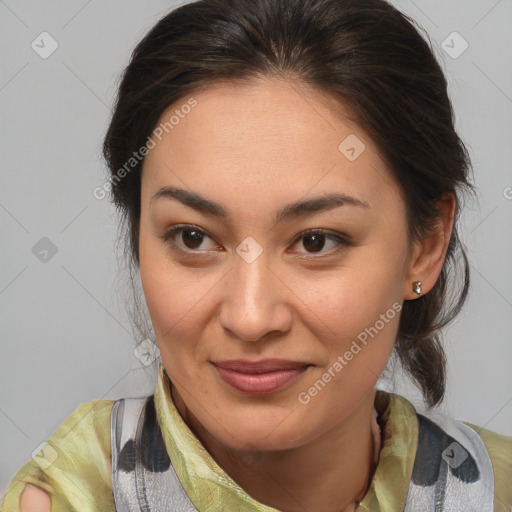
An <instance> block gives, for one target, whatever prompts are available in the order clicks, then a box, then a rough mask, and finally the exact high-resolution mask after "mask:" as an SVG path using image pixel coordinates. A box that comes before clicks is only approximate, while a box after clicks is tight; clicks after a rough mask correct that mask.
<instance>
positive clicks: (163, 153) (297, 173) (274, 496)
mask: <svg viewBox="0 0 512 512" xmlns="http://www.w3.org/2000/svg"><path fill="white" fill-rule="evenodd" d="M193 97H194V98H195V99H196V100H197V102H198V103H197V106H196V107H195V108H194V109H192V111H191V112H190V113H189V114H188V115H186V116H184V119H181V120H180V122H179V124H177V125H176V126H175V127H174V128H173V129H172V130H170V131H169V133H168V134H164V136H163V137H162V140H161V141H160V142H158V144H157V145H156V147H154V148H153V149H152V150H151V151H150V153H149V154H148V155H147V157H146V159H145V162H144V166H143V176H142V190H141V224H140V245H139V249H140V272H141V280H142V285H143V290H144V294H145V298H146V302H147V305H148V309H149V312H150V315H151V320H152V323H153V326H154V328H155V333H156V339H157V344H158V347H159V349H160V354H161V358H162V361H163V364H164V367H165V369H166V371H167V373H168V375H169V376H170V378H171V380H172V382H173V386H172V390H171V392H172V397H173V400H174V402H175V404H176V406H177V408H178V410H179V412H180V414H181V416H182V417H183V418H184V420H185V421H186V423H187V424H188V426H189V427H190V428H191V430H192V431H193V432H194V433H195V434H196V435H197V436H198V438H199V439H200V440H201V441H202V443H203V444H204V446H205V447H206V448H207V450H208V451H209V452H210V454H212V455H213V457H214V458H215V459H216V460H217V462H218V463H219V464H220V466H221V467H223V468H224V470H225V471H227V472H228V474H230V476H231V477H232V478H233V479H234V480H235V481H237V482H238V483H239V484H240V485H241V486H242V487H243V488H244V489H245V490H246V491H247V492H248V493H249V494H250V495H252V496H253V497H255V498H256V499H257V500H259V501H260V502H262V503H264V504H266V505H269V506H273V507H275V508H278V509H279V510H283V511H289V512H292V511H299V510H301V511H302V510H304V509H306V510H323V511H326V512H327V511H339V510H344V509H345V508H346V509H347V510H348V509H349V507H350V503H351V502H353V500H355V499H359V500H360V499H362V497H363V495H364V491H365V489H366V483H367V479H368V475H369V472H370V469H371V457H372V453H373V441H372V437H371V430H370V427H371V421H370V420H371V414H372V409H373V402H374V394H375V384H376V382H377V380H378V378H379V376H380V375H381V373H382V371H383V369H384V368H385V366H386V363H387V361H388V359H389V357H390V355H391V352H392V349H393V345H394V341H395V339H396V334H397V330H398V320H399V315H398V314H397V315H396V316H395V317H394V319H392V320H390V321H389V322H388V323H386V324H385V327H384V328H383V329H382V330H381V331H379V333H378V335H377V336H374V338H373V339H371V342H370V343H368V344H367V346H365V347H364V349H363V350H361V352H359V353H358V354H357V355H356V356H355V357H354V358H353V359H352V360H351V361H350V362H349V363H348V364H347V365H346V366H345V367H344V368H343V370H342V371H341V372H339V373H338V374H337V376H336V377H335V378H333V379H332V381H331V382H330V383H329V384H328V385H327V386H326V387H325V388H324V389H323V390H322V391H321V392H320V393H318V395H317V396H315V397H314V398H313V399H312V400H311V401H310V402H309V403H308V404H307V405H303V404H302V403H300V402H299V401H298V399H297V396H298V394H299V393H300V392H302V391H307V390H308V388H310V387H311V386H312V385H313V384H314V383H315V382H316V381H317V380H318V379H320V378H321V377H322V374H323V373H325V372H326V371H327V370H328V368H329V367H330V366H332V364H333V362H334V361H336V359H337V357H338V356H339V355H340V354H344V353H345V352H346V350H348V348H349V347H350V344H351V342H352V340H354V339H356V337H357V335H358V334H359V333H361V332H362V331H364V329H365V328H366V327H369V326H373V325H374V324H375V322H376V320H378V319H379V315H381V314H384V313H386V311H387V310H389V309H390V308H391V307H392V304H393V303H395V302H398V303H399V304H402V303H403V301H404V300H405V299H415V298H416V297H417V295H416V294H415V293H414V292H413V290H412V282H413V281H422V282H423V293H427V292H428V291H429V290H430V289H431V288H432V287H433V286H434V284H435V281H436V280H437V277H438V275H439V273H440V271H441V268H442V264H443V261H444V257H445V254H446V249H447V246H448V241H449V235H450V232H451V229H452V222H453V213H454V208H455V199H454V198H453V197H447V198H446V199H445V200H444V201H442V202H441V203H440V210H441V211H442V212H443V217H442V220H441V221H440V222H439V227H438V230H437V232H436V233H435V234H434V235H432V236H430V237H428V238H425V239H424V240H422V241H420V242H416V243H412V241H411V240H409V239H408V235H407V226H406V211H405V203H404V200H403V197H402V195H401V191H400V188H399V186H398V185H397V184H396V183H395V181H394V179H393V177H392V174H391V173H390V171H389V170H388V169H386V167H385V165H384V163H383V161H382V160H381V158H380V156H379V153H378V151H377V149H376V147H375V146H374V144H373V143H372V141H371V140H370V139H369V137H368V136H367V135H366V134H365V133H364V132H363V131H362V130H361V129H360V128H359V127H358V126H357V125H356V124H355V123H353V122H352V121H350V119H349V116H348V110H346V109H345V108H344V107H343V105H339V104H336V105H334V102H333V101H331V100H330V99H329V98H328V97H326V96H325V95H323V94H320V93H319V92H318V91H315V90H312V89H308V88H306V87H305V86H299V85H297V83H295V82H294V83H293V84H292V83H291V82H287V81H284V80H281V79H275V78H272V79H261V80H258V81H254V82H252V83H251V84H249V85H247V84H246V85H240V84H235V83H229V82H222V83H217V84H215V85H211V86H209V87H208V88H205V89H203V90H201V91H200V92H197V94H194V95H193ZM185 100H186V99H184V100H183V101H182V102H181V101H180V102H176V104H174V105H173V106H171V107H170V108H169V109H168V111H166V112H165V113H164V114H163V115H162V117H161V121H163V122H165V120H167V119H169V117H170V116H171V115H172V113H173V112H174V110H175V109H176V108H179V107H180V105H183V104H185V102H186V101H185ZM349 134H356V135H357V137H358V138H359V139H360V140H362V141H364V144H365V146H366V149H365V151H364V152H363V153H362V154H361V155H360V156H359V157H358V158H357V159H356V160H355V161H352V162H351V161H349V160H348V159H347V158H345V156H344V155H342V154H341V152H340V151H339V150H338V145H339V144H340V142H341V141H343V140H344V139H345V138H346V137H347V136H348V135H349ZM164 186H172V187H179V188H183V189H186V190H188V191H193V192H195V193H198V194H201V195H202V196H204V197H206V198H208V199H210V200H213V201H216V202H218V203H221V204H222V205H223V206H224V208H225V209H226V210H227V211H228V212H229V216H228V217H227V218H224V219H223V218H218V217H216V216H214V215H212V214H211V213H204V212H199V211H196V210H195V209H193V208H191V207H190V206H186V205H184V204H182V203H181V202H180V201H178V200H176V199H171V198H159V199H157V200H155V201H153V202H151V198H152V197H153V195H154V194H155V193H156V192H157V191H158V190H159V189H160V188H161V187H164ZM332 192H339V193H344V194H348V195H350V196H353V197H355V198H358V199H360V200H362V201H366V202H367V203H368V204H369V205H370V207H369V208H361V207H356V206H349V205H345V206H341V207H338V208H335V209H331V210H325V211H322V212H315V213H311V212H310V213H308V214H306V215H302V216H301V217H300V218H295V219H292V220H290V221H288V222H283V223H278V224H276V223H275V222H274V218H275V215H276V212H277V211H278V210H279V209H281V208H282V207H284V205H286V204H287V203H290V202H293V201H297V200H300V199H308V198H311V197H316V196H320V195H322V194H325V193H332ZM182 223H184V224H191V225H192V226H189V227H188V229H190V230H192V231H193V230H194V228H196V229H197V228H199V229H200V230H202V231H203V232H204V237H203V238H202V241H201V239H199V241H198V243H197V244H195V245H194V243H193V242H194V239H193V238H192V239H191V238H190V231H188V232H185V233H184V232H179V233H177V234H176V235H175V236H174V237H173V238H172V239H169V240H168V241H165V240H163V239H162V238H161V236H162V235H163V234H164V233H165V232H166V230H168V229H169V228H171V227H173V226H176V225H178V224H182ZM312 228H315V229H325V230H329V231H331V232H339V233H342V234H345V235H348V236H349V237H350V239H351V240H352V241H353V245H351V246H348V247H342V250H341V251H337V252H336V249H337V248H339V247H340V246H337V244H336V242H335V241H332V240H329V239H328V238H327V239H325V245H324V247H323V248H321V249H319V251H320V254H319V253H318V252H314V251H315V250H314V248H313V249H311V247H312V245H311V239H310V238H309V239H305V238H300V239H298V240H296V239H297V236H298V235H299V234H300V233H301V232H303V231H304V230H306V229H312ZM183 235H185V238H184V237H183ZM249 236H250V237H253V238H254V239H255V240H256V241H257V243H258V244H259V246H261V248H262V251H263V252H262V253H261V254H260V256H259V257H258V258H257V259H256V260H255V261H253V262H252V263H247V262H246V261H245V260H244V259H243V258H242V257H240V256H239V255H238V253H237V252H236V248H237V247H238V246H239V245H240V244H241V242H242V241H243V240H244V239H245V238H246V237H249ZM191 240H192V245H191V243H190V241H191ZM308 242H309V243H308ZM172 244H174V247H173V246H172ZM185 244H187V245H185ZM200 255H202V256H200ZM263 358H283V359H291V360H298V361H303V362H307V363H310V364H312V365H313V366H312V367H310V368H309V369H308V370H307V372H306V373H304V374H302V376H301V377H300V378H299V379H297V380H295V381H294V382H293V383H292V384H291V385H290V386H288V387H287V388H286V389H284V390H281V391H279V392H276V393H274V394H272V395H267V396H246V395H242V394H241V393H239V392H237V391H235V390H233V389H232V388H230V387H229V386H228V385H227V384H226V383H225V382H224V381H223V380H222V379H221V378H220V377H219V375H218V373H217V371H216V369H215V367H214V366H213V365H212V364H211V362H210V361H214V360H220V359H251V360H254V359H263ZM248 455H249V458H248V457H247V456H248ZM247 461H249V462H250V461H253V463H252V464H250V463H249V464H248V463H247ZM304 461H307V464H305V463H304ZM311 489H315V492H314V493H312V492H311ZM340 505H342V508H340Z"/></svg>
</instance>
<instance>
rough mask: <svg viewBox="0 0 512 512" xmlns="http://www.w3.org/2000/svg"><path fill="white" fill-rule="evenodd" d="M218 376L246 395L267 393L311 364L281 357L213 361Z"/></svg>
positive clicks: (299, 374)
mask: <svg viewBox="0 0 512 512" xmlns="http://www.w3.org/2000/svg"><path fill="white" fill-rule="evenodd" d="M213 364H214V366H215V368H216V370H217V372H218V374H219V376H220V377H221V378H222V380H223V381H224V382H225V383H227V384H228V385H229V386H230V387H231V388H233V389H235V390H237V391H239V392H241V393H243V394H246V395H268V394H270V393H275V392H277V391H280V390H282V389H284V388H286V387H287V386H288V385H290V384H291V383H292V382H293V381H294V380H296V379H297V378H298V377H300V376H301V375H302V374H304V372H305V371H306V370H307V369H308V367H309V366H311V365H310V364H308V363H302V362H297V361H287V360H283V359H265V360H261V361H244V360H230V361H214V362H213Z"/></svg>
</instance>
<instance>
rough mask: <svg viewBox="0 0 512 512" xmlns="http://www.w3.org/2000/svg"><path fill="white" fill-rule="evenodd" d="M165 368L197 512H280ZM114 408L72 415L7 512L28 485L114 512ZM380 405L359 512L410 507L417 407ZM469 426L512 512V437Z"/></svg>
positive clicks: (383, 400) (18, 486) (69, 506)
mask: <svg viewBox="0 0 512 512" xmlns="http://www.w3.org/2000/svg"><path fill="white" fill-rule="evenodd" d="M163 370H164V368H163V365H162V364H161V365H160V369H159V374H158V381H157V386H156V390H155V407H156V414H157V420H158V422H159V424H160V425H161V427H162V433H163V437H164V443H165V446H166V448H167V451H168V453H169V456H170V459H171V461H172V464H173V466H174V468H175V470H176V473H177V475H178V477H179V479H180V480H181V482H182V484H183V487H184V488H185V490H186V491H187V494H188V495H189V497H190V499H191V500H192V502H193V503H194V505H195V506H196V508H197V509H198V510H200V511H201V512H203V511H208V512H225V511H226V510H230V511H231V510H236V511H239V512H256V511H258V512H276V510H275V509H274V508H271V507H268V506H266V505H263V504H261V503H259V502H257V501H256V500H254V499H253V498H252V497H251V496H249V495H248V494H247V493H246V492H245V491H244V490H243V489H242V488H241V487H240V486H239V485H238V484H237V483H236V482H234V481H233V480H232V479H231V478H230V477H229V476H228V475H227V474H226V473H225V472H224V471H223V470H222V469H221V468H220V466H219V465H218V464H217V463H216V462H215V460H214V459H213V458H212V457H211V456H210V454H209V453H208V452H207V451H206V449H205V448H204V447H203V445H202V444H201V442H200V441H199V440H198V439H197V437H195V435H194V434H193V433H192V432H191V430H190V429H189V428H188V426H187V425H186V424H185V422H184V421H183V419H182V418H181V416H180V414H179V412H178V411H177V409H176V407H175V406H174V403H173V401H172V398H171V394H170V390H169V387H168V385H167V384H166V379H165V375H164V372H163ZM113 404H114V401H113V400H93V401H91V402H87V403H85V404H82V405H80V406H79V407H78V408H77V409H76V410H75V411H74V412H73V413H72V414H71V415H70V416H68V417H67V418H66V420H65V421H64V422H63V423H62V424H61V425H60V426H59V427H58V428H57V430H56V431H55V432H54V433H53V435H52V436H51V437H50V439H49V440H48V443H47V445H46V446H45V447H44V448H43V450H42V451H41V452H40V453H39V454H38V455H36V456H35V457H34V458H32V459H31V460H30V461H29V462H27V463H26V464H25V465H24V466H23V467H22V468H21V469H20V470H19V471H18V473H17V474H16V475H15V476H14V477H13V479H12V480H11V482H10V484H9V488H8V490H7V493H6V496H5V499H4V502H3V504H2V508H1V511H2V512H18V511H20V496H21V494H22V491H23V489H24V488H25V485H26V484H28V483H31V484H33V485H36V486H38V487H39V488H41V489H43V490H45V491H47V492H48V493H49V495H50V496H51V511H52V512H69V511H80V512H98V511H101V512H110V511H114V510H115V507H114V498H113V493H112V479H111V464H110V460H111V459H110V457H111V452H110V440H111V438H110V412H111V409H112V405H113ZM375 406H376V408H377V410H378V411H379V415H380V417H381V419H382V420H383V424H384V427H383V429H382V445H381V452H380V458H379V463H378V466H377V469H376V471H375V473H374V476H373V479H372V482H371V486H370V488H369V489H368V492H367V493H366V496H365V497H364V499H363V501H362V502H361V503H360V504H359V506H358V508H357V511H358V512H398V511H401V510H402V509H403V507H404V504H405V501H406V497H407V491H408V486H409V481H410V479H411V474H412V469H413V464H414V458H415V454H416V448H417V442H418V420H417V416H416V413H415V410H414V407H413V406H412V404H411V403H410V402H409V401H408V400H406V399H405V398H403V397H402V396H400V395H396V394H393V393H387V392H384V391H377V394H376V399H375ZM465 423H466V425H468V426H470V427H472V428H473V429H475V430H476V431H477V432H478V433H479V435H480V436H481V438H482V439H483V441H484V443H485V446H486V447H487V450H488V452H489V456H490V459H491V461H492V465H493V470H494V475H495V484H494V485H495V505H494V507H495V508H494V510H495V512H511V511H512V436H504V435H500V434H497V433H495V432H492V431H489V430H486V429H482V428H480V427H477V426H475V425H472V424H470V423H467V422H465ZM198 477H199V478H198ZM212 496H214V500H213V502H212Z"/></svg>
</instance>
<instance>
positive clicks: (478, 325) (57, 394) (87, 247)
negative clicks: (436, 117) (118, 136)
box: [0, 0, 512, 497]
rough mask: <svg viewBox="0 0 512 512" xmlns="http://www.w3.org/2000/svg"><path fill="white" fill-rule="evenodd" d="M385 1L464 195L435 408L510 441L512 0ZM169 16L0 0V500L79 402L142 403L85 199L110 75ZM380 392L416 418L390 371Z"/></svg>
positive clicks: (108, 219)
mask: <svg viewBox="0 0 512 512" xmlns="http://www.w3.org/2000/svg"><path fill="white" fill-rule="evenodd" d="M393 3H394V4H395V5H396V6H397V7H399V8H401V9H402V10H403V11H405V12H407V13H408V14H410V15H411V16H412V17H413V18H414V19H415V20H417V21H418V22H419V23H420V24H421V25H422V26H423V27H424V28H425V29H426V30H427V32H428V33H429V35H430V37H431V39H432V41H433V43H434V44H435V46H436V52H437V54H438V58H439V59H440V60H441V62H442V65H443V68H444V69H445V71H446V73H447V75H448V78H449V82H450V95H451V98H452V101H453V103H454V108H455V112H456V117H457V128H458V130H459V132H460V134H461V135H462V137H463V139H464V140H465V141H466V143H467V144H468V146H469V148H470V153H471V156H472V159H473V165H474V170H475V181H476V185H477V186H478V188H479V200H478V202H475V201H473V202H471V203H469V204H468V208H467V210H466V212H465V214H464V218H463V232H462V239H463V241H464V243H465V244H466V246H467V248H468V255H469V258H470V261H471V264H472V269H473V275H472V279H473V288H472V292H471V295H470V297H469V300H468V302H467V303H466V306H465V308H464V310H463V312H462V313H461V315H460V316H459V318H458V319H457V321H456V322H455V323H454V324H453V326H452V327H450V328H449V329H448V330H447V331H446V345H445V346H446V350H447V353H448V357H449V385H448V393H447V397H446V400H445V402H444V404H443V406H442V408H441V410H442V411H444V412H446V413H448V414H450V415H452V416H454V417H456V418H459V419H464V420H467V421H471V422H473V423H476V424H478V425H480V426H485V427H486V428H489V429H491V430H495V431H497V432H500V433H503V434H507V435H512V372H511V363H512V265H511V264H510V261H511V260H512V258H511V256H512V236H511V235H512V232H511V223H512V222H511V221H512V199H511V198H512V188H511V187H512V172H511V162H512V138H511V135H512V67H511V62H512V60H511V57H512V55H511V50H512V31H511V30H510V27H511V26H512V0H500V1H495V0H479V1H475V0H473V1H468V0H457V1H453V0H451V1H450V2H447V1H445V0H428V1H425V0H421V2H420V0H416V1H415V2H413V1H411V0H400V1H394V2H393ZM175 5H177V3H176V2H171V1H163V0H162V1H161V0H150V1H144V2H142V1H140V2H134V1H126V0H125V1H122V2H121V0H116V1H103V2H99V1H98V0H89V1H69V0H68V1H64V0H61V1H56V0H54V1H52V2H36V1H33V0H32V1H26V0H25V1H23V0H22V1H16V2H15V1H14V0H6V1H2V0H0V37H1V43H2V44H1V47H0V53H1V63H2V64H1V66H0V126H1V138H0V141H1V147H2V171H1V174H0V230H1V233H0V236H1V247H2V249H1V252H0V315H1V316H0V329H1V331H0V344H1V345H0V433H1V435H0V497H1V496H2V495H3V494H4V493H5V490H6V489H7V484H8V482H9V480H10V479H11V478H12V476H14V473H15V472H16V471H17V470H18V469H19V468H20V467H21V466H22V465H23V464H24V463H25V462H26V461H27V460H28V459H29V458H30V456H31V453H32V452H33V451H34V449H35V448H36V447H38V446H39V445H40V444H41V443H42V442H44V441H46V440H47V439H48V437H49V436H50V435H51V434H52V432H53V431H54V430H55V429H56V428H57V426H58V425H59V424H60V423H62V421H63V420H64V419H65V418H66V417H67V416H68V415H69V414H70V413H71V412H73V411H74V410H75V409H76V407H77V406H78V405H79V404H81V403H83V402H87V401H90V400H94V399H116V398H119V397H122V396H142V395H145V394H149V393H151V392H153V389H154V384H155V377H156V375H155V369H156V367H157V366H156V365H157V363H158V361H159V360H158V359H157V360H156V361H155V363H154V364H153V365H150V366H144V364H142V363H141V361H139V359H137V358H136V357H135V355H134V353H133V349H134V347H135V345H136V343H138V342H140V340H137V339H135V338H134V335H133V334H132V330H131V328H130V324H129V321H128V317H127V313H126V311H125V306H124V302H125V301H126V300H129V294H127V293H126V292H125V291H123V289H122V288H121V289H119V286H120V285H122V283H120V282H119V280H118V279H116V276H117V275H118V256H119V253H118V252H116V250H115V240H116V237H117V226H116V216H115V214H114V209H113V207H112V206H111V205H110V204H109V203H108V201H107V199H104V200H98V199H95V198H94V196H93V194H92V191H93V189H94V188H95V187H98V186H102V184H103V183H104V180H105V165H104V163H103V162H102V160H101V157H100V143H101V139H102V136H103V134H104V132H105V130H106V127H107V124H108V120H109V113H110V106H111V104H112V101H113V98H114V94H115V90H116V83H117V82H116V81H117V79H118V75H119V73H120V72H121V70H122V69H123V67H124V66H125V65H126V64H127V62H128V59H129V56H130V53H131V51H132V49H133V47H134V46H135V44H136V43H137V42H138V40H139V39H140V38H141V37H142V36H143V35H144V34H145V32H146V31H147V30H148V29H149V28H150V27H151V26H152V25H153V24H154V23H155V22H156V21H157V20H158V19H159V18H160V17H161V16H163V15H164V14H165V13H166V12H168V11H169V10H170V9H171V8H172V7H173V6H175ZM43 31H47V32H49V33H50V34H51V36H52V37H53V38H54V39H55V40H56V41H57V43H58V45H59V46H58V48H57V50H56V51H55V52H54V53H53V54H52V55H51V56H50V57H48V58H47V59H43V58H41V57H40V56H39V55H38V54H37V53H36V52H35V51H34V50H33V49H32V47H31V43H32V41H34V40H36V42H37V38H38V36H39V35H40V34H41V32H43ZM453 31H457V32H458V33H459V34H460V35H461V36H462V37H463V38H464V39H465V40H466V41H467V42H468V44H469V47H468V49H467V50H466V51H465V52H464V53H462V54H461V55H460V56H459V57H458V58H452V57H451V56H449V55H448V54H447V53H446V52H445V51H444V50H443V46H442V43H443V41H444V40H446V38H447V36H449V35H450V34H451V33H452V32H453ZM450 41H451V40H450V39H448V42H449V44H451V45H452V46H454V49H455V50H457V49H458V48H460V43H459V42H457V41H454V42H453V43H450ZM458 45H459V46H458ZM43 237H47V238H48V239H49V240H51V242H52V243H53V244H54V245H55V246H56V248H57V252H56V254H54V255H53V256H52V254H51V253H49V255H48V256H47V257H46V259H47V261H46V262H44V261H41V259H40V258H38V257H36V255H35V254H34V252H33V247H34V246H36V244H37V243H38V242H39V241H40V240H41V239H42V238H43ZM39 243H45V242H39ZM46 243H47V242H46ZM37 247H38V246H36V248H37ZM36 252H37V251H36ZM380 387H385V388H388V389H391V390H393V391H395V392H398V393H401V394H403V395H405V396H406V397H408V398H409V399H411V400H412V401H413V403H415V404H418V405H419V402H418V400H419V397H420V395H419V392H417V391H416V390H415V388H413V387H412V386H411V385H410V383H408V382H407V380H404V379H403V377H402V376H401V374H400V372H399V373H398V374H397V377H396V385H395V387H394V388H392V387H391V385H390V384H389V383H387V382H383V383H382V384H381V386H380Z"/></svg>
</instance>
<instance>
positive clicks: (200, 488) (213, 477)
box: [155, 363, 418, 512]
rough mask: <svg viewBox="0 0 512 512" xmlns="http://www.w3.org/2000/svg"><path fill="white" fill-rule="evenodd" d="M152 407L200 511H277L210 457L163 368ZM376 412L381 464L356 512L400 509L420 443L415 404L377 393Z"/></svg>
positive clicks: (405, 495) (390, 394) (185, 486)
mask: <svg viewBox="0 0 512 512" xmlns="http://www.w3.org/2000/svg"><path fill="white" fill-rule="evenodd" d="M155 408H156V415H157V419H158V423H159V424H160V427H161V429H162V435H163V438H164V443H165V446H166V449H167V453H168V454H169V457H170V459H171V461H172V464H173V466H174V469H175V471H176V474H177V475H178V477H179V479H180V480H181V483H182V485H183V487H184V488H185V490H186V492H187V494H188V496H189V497H190V499H191V500H192V502H193V503H194V505H195V506H196V508H197V509H198V510H208V511H210V512H224V511H225V510H237V511H240V512H256V511H258V512H278V511H277V510H276V509H274V508H272V507H268V506H266V505H263V504H261V503H259V502H258V501H256V500H255V499H254V498H252V497H251V496H249V495H248V494H247V493H246V492H245V491H244V490H243V489H242V488H241V487H240V486H239V485H238V484H237V483H236V482H235V481H234V480H233V479H232V478H231V477H230V476H229V475H228V474H227V473H226V472H225V471H224V470H223V469H222V468H221V467H220V466H219V465H218V464H217V462H216V461H215V460H214V459H213V458H212V456H211V455H210V454H209V453H208V451H207V450H206V449H205V448H204V446H203V445H202V443H201V441H200V440H199V439H198V438H197V437H196V436H195V435H194V433H193V432H192V431H191V430H190V428H189V427H188V425H187V424H186V423H185V422H184V420H183V418H182V417H181V415H180V413H179V412H178V410H177V409H176V406H175V405H174V402H173V400H172V397H171V393H170V389H169V384H168V380H167V376H166V373H165V369H164V366H163V364H162V363H160V367H159V370H158V379H157V385H156V390H155ZM375 409H376V410H377V411H378V414H379V416H378V422H379V426H380V429H381V446H380V454H379V462H378V465H377V467H376V469H375V472H374V474H373V477H372V480H371V484H370V487H369V489H368V491H367V493H366V495H365V496H364V498H363V500H362V501H361V502H360V503H359V506H358V507H357V509H356V510H357V512H370V511H371V512H394V511H396V510H402V509H403V507H404V505H405V501H406V498H407V492H408V489H409V481H410V479H411V475H412V468H413V464H414V457H415V454H416V447H417V440H418V422H417V417H416V411H415V409H414V407H413V405H412V404H411V403H410V402H409V401H408V400H406V399H405V398H404V397H402V396H400V395H396V394H394V393H388V392H386V391H383V390H377V391H376V394H375Z"/></svg>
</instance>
